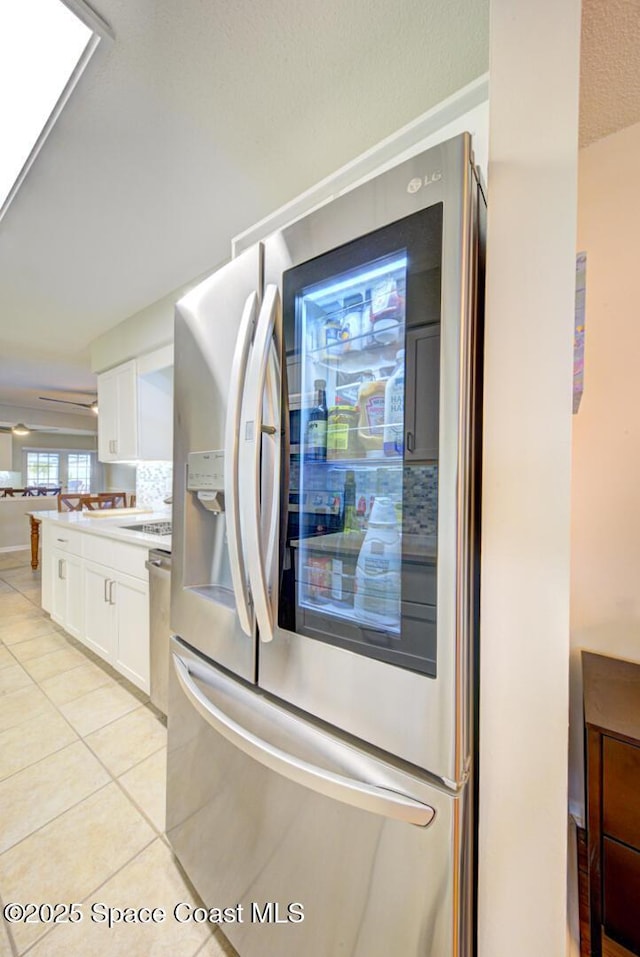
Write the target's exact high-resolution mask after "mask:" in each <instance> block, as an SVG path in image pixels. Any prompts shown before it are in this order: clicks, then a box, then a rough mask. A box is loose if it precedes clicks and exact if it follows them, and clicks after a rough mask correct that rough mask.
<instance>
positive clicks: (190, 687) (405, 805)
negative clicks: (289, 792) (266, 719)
mask: <svg viewBox="0 0 640 957" xmlns="http://www.w3.org/2000/svg"><path fill="white" fill-rule="evenodd" d="M173 666H174V669H175V672H176V675H177V678H178V681H179V683H180V686H181V688H182V690H183V692H184V694H185V695H186V696H187V699H188V700H189V701H190V702H191V704H192V705H193V707H194V708H195V709H196V711H197V712H198V714H199V715H200V716H201V717H202V718H204V720H205V721H206V722H207V724H209V726H210V727H212V728H213V729H214V730H215V731H217V732H218V733H219V734H221V735H222V737H224V738H225V739H226V740H227V741H229V743H230V744H232V745H233V746H234V747H236V748H238V749H239V750H240V751H242V752H243V753H244V754H246V755H247V756H248V757H250V758H253V759H254V760H255V761H258V762H259V763H260V764H262V765H264V766H265V767H266V768H269V770H271V771H274V772H275V773H276V774H280V775H282V777H285V778H287V779H288V780H290V781H293V782H295V783H296V784H300V785H302V786H303V787H307V788H310V789H311V790H313V791H315V792H317V793H318V794H324V795H325V796H326V797H329V798H333V799H334V800H337V801H342V802H343V803H344V804H349V805H351V806H353V807H357V808H360V809H362V810H365V811H371V812H372V813H374V814H380V815H382V816H383V817H388V818H393V819H395V820H398V821H404V822H405V823H407V824H415V825H417V826H419V827H427V825H429V824H431V822H432V821H433V819H434V817H435V813H436V812H435V810H434V808H432V807H430V806H429V805H428V804H423V803H422V802H420V801H416V800H415V799H414V798H411V797H409V796H408V795H406V794H402V793H400V792H398V791H391V790H390V789H388V788H384V787H377V786H376V785H373V784H367V783H366V782H364V781H358V780H357V779H355V778H350V777H346V776H344V775H342V774H336V773H335V772H333V771H327V770H326V769H325V768H323V767H319V766H317V765H314V764H310V763H309V762H308V761H303V760H302V759H301V758H298V757H296V756H295V755H293V754H288V753H287V752H286V751H283V750H282V749H281V748H278V747H276V745H274V744H271V743H270V742H269V741H265V740H264V739H263V738H260V737H258V736H257V735H255V734H253V733H252V732H251V731H249V730H248V729H247V728H244V727H242V725H240V724H238V722H237V721H234V720H233V718H231V717H230V716H229V715H227V714H225V713H224V711H222V710H221V709H220V708H218V707H217V706H216V705H215V704H214V703H213V702H212V701H211V700H210V699H209V698H208V697H207V696H206V695H205V694H203V692H202V691H201V690H200V689H199V688H198V686H197V685H196V683H195V682H194V680H193V677H192V675H191V672H190V671H189V666H188V663H187V662H185V661H183V660H182V658H180V657H179V656H178V655H176V654H175V653H174V654H173Z"/></svg>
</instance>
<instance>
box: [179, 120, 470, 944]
mask: <svg viewBox="0 0 640 957" xmlns="http://www.w3.org/2000/svg"><path fill="white" fill-rule="evenodd" d="M484 212H485V204H484V197H483V193H482V189H481V186H480V184H479V179H478V174H477V172H476V170H475V168H474V164H473V156H472V150H471V141H470V137H469V136H468V135H467V134H464V135H461V136H458V137H456V138H455V139H452V140H449V141H447V142H445V143H443V144H441V145H438V146H436V147H434V148H432V149H430V150H428V151H426V152H424V153H423V154H421V155H419V156H416V157H414V158H412V159H410V160H408V161H406V162H404V163H402V164H401V165H398V166H396V167H395V168H393V169H390V170H389V171H387V172H385V173H384V174H382V175H380V176H378V177H377V178H374V179H371V180H369V181H368V182H365V183H364V184H362V185H360V186H358V187H356V188H354V189H353V190H351V191H349V192H347V193H345V194H343V195H341V196H340V197H339V198H337V199H335V200H333V201H332V202H330V203H328V204H326V205H324V206H322V207H320V208H318V209H316V210H315V211H314V212H313V213H311V214H310V215H309V216H307V217H306V218H304V219H302V220H300V221H298V222H296V223H294V224H293V225H291V226H288V227H287V228H285V229H283V230H282V231H281V232H278V233H276V234H274V235H272V236H270V237H269V238H268V239H267V240H265V241H264V243H261V244H258V245H256V246H254V247H253V248H251V249H248V250H247V251H245V252H244V253H242V254H241V255H240V256H238V257H237V258H236V259H234V260H232V261H231V262H230V263H229V264H228V265H226V266H225V267H223V268H222V269H220V270H219V271H218V272H216V273H215V274H214V275H212V276H211V277H210V278H208V279H206V280H205V281H204V282H202V283H201V284H200V285H198V287H197V288H195V289H194V290H193V291H191V292H190V293H189V294H188V295H186V296H185V297H184V298H183V299H182V300H181V301H180V302H179V303H178V305H177V308H176V327H175V429H174V436H175V439H174V441H175V468H174V491H173V572H172V593H171V626H172V631H173V633H174V634H175V637H174V638H173V639H172V647H171V661H172V667H171V675H170V695H169V751H168V783H167V834H168V837H169V839H170V841H171V844H172V846H173V848H174V851H175V853H176V855H177V856H178V858H179V860H180V861H181V863H182V865H183V867H184V868H185V870H186V873H187V874H188V875H189V877H190V879H191V881H192V882H193V884H194V886H195V887H196V888H197V890H198V892H199V893H200V895H201V897H202V898H203V900H204V902H205V904H206V906H207V908H209V909H210V913H209V918H210V920H211V921H213V922H219V923H220V926H221V929H222V930H223V932H224V933H225V934H226V935H227V937H228V938H229V939H230V940H231V942H232V943H233V944H234V946H235V947H236V948H237V950H238V951H239V953H240V954H241V955H242V957H297V955H299V954H305V957H334V955H344V957H388V955H389V954H397V955H402V957H462V955H464V957H467V955H470V954H472V953H473V949H474V883H475V821H474V817H475V805H476V798H475V795H476V791H477V773H478V769H477V754H476V741H477V693H476V688H477V682H476V676H477V669H478V655H477V619H478V573H479V563H478V554H479V519H478V507H477V502H478V493H479V476H480V461H479V457H480V441H479V434H480V399H481V371H482V365H481V352H482V316H481V289H482V274H483V223H484ZM225 909H226V910H225Z"/></svg>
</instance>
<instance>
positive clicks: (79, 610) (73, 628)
mask: <svg viewBox="0 0 640 957" xmlns="http://www.w3.org/2000/svg"><path fill="white" fill-rule="evenodd" d="M51 562H52V574H51V599H50V601H51V617H52V618H53V620H54V621H55V622H56V624H58V625H61V626H62V627H63V628H64V630H65V631H67V632H69V634H70V635H72V636H73V637H74V638H79V639H80V640H82V637H83V635H82V632H83V626H84V603H83V595H82V559H81V558H79V557H78V556H77V555H70V554H69V553H68V552H64V551H62V550H61V549H58V548H54V549H53V551H52V557H51Z"/></svg>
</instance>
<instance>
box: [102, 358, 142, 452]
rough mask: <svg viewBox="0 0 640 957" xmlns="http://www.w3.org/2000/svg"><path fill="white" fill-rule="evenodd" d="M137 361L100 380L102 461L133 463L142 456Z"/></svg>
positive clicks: (118, 367)
mask: <svg viewBox="0 0 640 957" xmlns="http://www.w3.org/2000/svg"><path fill="white" fill-rule="evenodd" d="M137 375H138V373H137V369H136V361H135V359H132V360H131V361H130V362H124V363H123V364H122V365H120V366H116V368H115V369H109V371H108V372H102V373H101V374H100V375H99V376H98V458H99V459H100V461H101V462H118V461H133V460H135V459H137V458H138V457H139V456H138V384H137Z"/></svg>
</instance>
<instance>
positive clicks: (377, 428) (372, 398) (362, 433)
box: [358, 378, 385, 456]
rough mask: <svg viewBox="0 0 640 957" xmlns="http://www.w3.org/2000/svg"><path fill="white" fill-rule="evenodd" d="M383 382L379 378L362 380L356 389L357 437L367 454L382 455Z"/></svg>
mask: <svg viewBox="0 0 640 957" xmlns="http://www.w3.org/2000/svg"><path fill="white" fill-rule="evenodd" d="M384 394H385V383H384V382H383V381H382V380H381V379H373V378H372V379H371V380H370V381H366V382H362V383H361V385H360V388H359V389H358V406H359V408H360V418H359V420H358V438H359V439H360V444H361V446H362V447H363V448H364V449H365V450H366V454H367V455H374V456H375V455H382V439H383V433H384Z"/></svg>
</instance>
